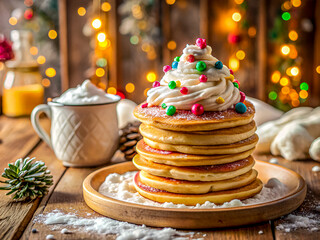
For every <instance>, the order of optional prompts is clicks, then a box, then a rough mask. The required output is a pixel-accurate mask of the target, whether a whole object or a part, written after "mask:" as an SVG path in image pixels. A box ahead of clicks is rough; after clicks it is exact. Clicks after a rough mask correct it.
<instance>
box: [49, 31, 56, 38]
mask: <svg viewBox="0 0 320 240" xmlns="http://www.w3.org/2000/svg"><path fill="white" fill-rule="evenodd" d="M48 36H49V38H50V39H55V38H56V37H57V36H58V33H57V32H56V31H55V30H50V31H49V32H48Z"/></svg>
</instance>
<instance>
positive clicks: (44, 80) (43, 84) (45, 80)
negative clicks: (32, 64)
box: [41, 78, 51, 88]
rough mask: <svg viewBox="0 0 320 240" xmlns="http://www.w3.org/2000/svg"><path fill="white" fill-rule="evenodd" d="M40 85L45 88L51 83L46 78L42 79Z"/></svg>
mask: <svg viewBox="0 0 320 240" xmlns="http://www.w3.org/2000/svg"><path fill="white" fill-rule="evenodd" d="M41 83H42V86H44V87H46V88H47V87H50V85H51V82H50V80H49V79H48V78H44V79H42V81H41Z"/></svg>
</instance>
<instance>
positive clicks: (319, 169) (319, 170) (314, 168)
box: [312, 166, 320, 172]
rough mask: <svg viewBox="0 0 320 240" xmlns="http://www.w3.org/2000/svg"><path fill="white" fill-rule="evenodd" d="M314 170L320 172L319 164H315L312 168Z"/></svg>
mask: <svg viewBox="0 0 320 240" xmlns="http://www.w3.org/2000/svg"><path fill="white" fill-rule="evenodd" d="M312 172H320V167H319V166H314V167H313V168H312Z"/></svg>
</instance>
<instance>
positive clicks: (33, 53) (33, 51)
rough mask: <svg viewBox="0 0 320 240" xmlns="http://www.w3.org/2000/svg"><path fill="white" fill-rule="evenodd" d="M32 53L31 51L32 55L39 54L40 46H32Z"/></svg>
mask: <svg viewBox="0 0 320 240" xmlns="http://www.w3.org/2000/svg"><path fill="white" fill-rule="evenodd" d="M30 53H31V54H32V55H37V54H38V48H37V47H35V46H33V47H31V48H30Z"/></svg>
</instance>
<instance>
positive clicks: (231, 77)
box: [225, 74, 234, 82]
mask: <svg viewBox="0 0 320 240" xmlns="http://www.w3.org/2000/svg"><path fill="white" fill-rule="evenodd" d="M225 79H226V80H230V81H231V82H233V80H234V76H233V75H232V74H230V76H229V77H226V78H225Z"/></svg>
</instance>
